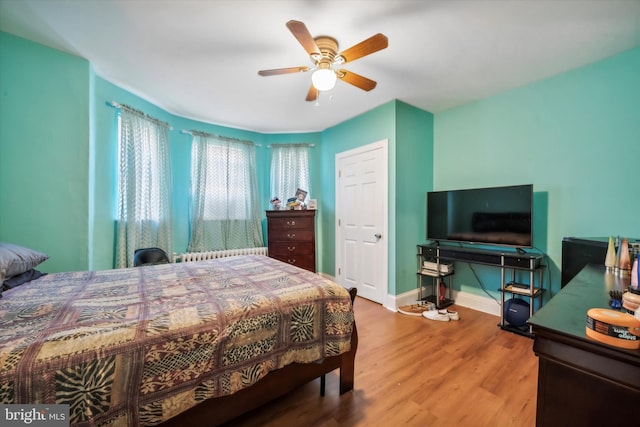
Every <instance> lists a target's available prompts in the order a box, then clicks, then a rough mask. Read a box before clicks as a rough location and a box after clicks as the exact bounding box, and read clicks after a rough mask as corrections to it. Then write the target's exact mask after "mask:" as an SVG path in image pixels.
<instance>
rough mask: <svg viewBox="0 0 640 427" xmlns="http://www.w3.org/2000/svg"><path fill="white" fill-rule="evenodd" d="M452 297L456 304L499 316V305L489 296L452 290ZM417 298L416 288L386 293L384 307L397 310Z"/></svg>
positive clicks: (414, 301) (412, 302)
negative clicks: (403, 291) (398, 293)
mask: <svg viewBox="0 0 640 427" xmlns="http://www.w3.org/2000/svg"><path fill="white" fill-rule="evenodd" d="M453 299H454V301H455V304H456V305H459V306H461V307H467V308H470V309H472V310H476V311H482V312H483V313H487V314H491V315H493V316H497V317H500V305H499V304H498V303H496V302H495V301H494V300H493V299H491V298H489V297H483V296H480V295H476V294H471V293H469V292H462V291H453ZM417 300H418V290H417V289H416V290H412V291H409V292H405V293H403V294H400V295H387V302H388V304H385V307H386V308H388V309H389V310H391V311H398V307H400V306H402V305H408V304H415V303H416V301H417Z"/></svg>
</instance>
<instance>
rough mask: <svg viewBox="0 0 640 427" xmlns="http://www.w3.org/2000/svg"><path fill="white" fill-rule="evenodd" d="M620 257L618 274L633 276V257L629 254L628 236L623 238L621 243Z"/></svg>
mask: <svg viewBox="0 0 640 427" xmlns="http://www.w3.org/2000/svg"><path fill="white" fill-rule="evenodd" d="M619 252H620V257H619V260H618V275H619V276H620V277H630V276H631V257H630V255H629V239H627V238H626V237H625V238H623V239H622V243H621V244H620V249H619Z"/></svg>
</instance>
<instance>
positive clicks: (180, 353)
mask: <svg viewBox="0 0 640 427" xmlns="http://www.w3.org/2000/svg"><path fill="white" fill-rule="evenodd" d="M354 297H355V290H350V291H347V290H346V289H344V288H343V287H341V286H340V285H338V284H335V283H333V282H331V281H329V280H327V279H324V278H322V277H320V276H318V275H315V274H313V273H310V272H308V271H306V270H302V269H300V268H298V267H295V266H291V265H288V264H286V263H282V262H280V261H277V260H275V259H272V258H269V257H266V256H258V255H250V256H237V257H229V258H221V259H215V260H209V261H200V262H190V263H178V264H164V265H155V266H145V267H138V268H128V269H120V270H105V271H98V272H91V271H88V272H70V273H55V274H49V275H45V276H43V277H40V278H39V279H37V280H33V281H31V282H28V283H25V284H24V285H21V286H19V287H16V288H13V289H10V290H7V291H5V292H4V293H3V295H2V299H0V403H4V404H11V403H29V404H35V403H49V404H52V403H58V404H68V405H69V416H70V423H71V425H78V426H84V425H87V426H89V425H91V426H93V425H95V426H102V425H113V426H120V425H122V426H125V425H129V426H138V425H140V426H145V425H149V426H151V425H164V426H169V425H219V424H221V423H223V422H226V421H228V420H230V419H232V418H234V417H236V416H238V415H240V414H242V413H245V412H247V411H249V410H251V409H253V408H255V407H257V406H259V405H261V404H263V403H266V402H267V401H269V400H271V399H273V398H276V397H278V396H281V395H283V394H285V393H287V392H289V391H291V390H293V389H295V388H296V387H299V386H301V385H303V384H305V383H307V382H309V381H311V380H313V379H316V378H320V379H321V381H320V383H321V393H324V375H325V374H327V373H328V372H331V371H333V370H335V369H340V393H344V392H346V391H349V390H351V389H352V388H353V376H354V359H355V353H356V349H357V332H356V327H355V320H354V315H353V298H354Z"/></svg>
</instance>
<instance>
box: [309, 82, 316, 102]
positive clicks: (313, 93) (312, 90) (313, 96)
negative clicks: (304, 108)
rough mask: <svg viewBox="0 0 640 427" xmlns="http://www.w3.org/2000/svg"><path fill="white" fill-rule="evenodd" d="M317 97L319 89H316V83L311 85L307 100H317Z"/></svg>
mask: <svg viewBox="0 0 640 427" xmlns="http://www.w3.org/2000/svg"><path fill="white" fill-rule="evenodd" d="M316 99H318V89H316V88H315V86H314V85H311V87H310V88H309V93H307V101H315V100H316Z"/></svg>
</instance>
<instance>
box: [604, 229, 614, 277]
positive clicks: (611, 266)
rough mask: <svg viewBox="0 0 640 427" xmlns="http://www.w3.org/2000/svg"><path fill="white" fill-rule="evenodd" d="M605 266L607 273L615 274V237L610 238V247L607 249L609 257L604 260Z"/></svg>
mask: <svg viewBox="0 0 640 427" xmlns="http://www.w3.org/2000/svg"><path fill="white" fill-rule="evenodd" d="M604 266H605V267H606V270H607V272H609V273H611V272H613V269H614V268H615V266H616V247H615V246H614V244H613V236H610V237H609V247H608V249H607V255H606V257H605V258H604Z"/></svg>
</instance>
